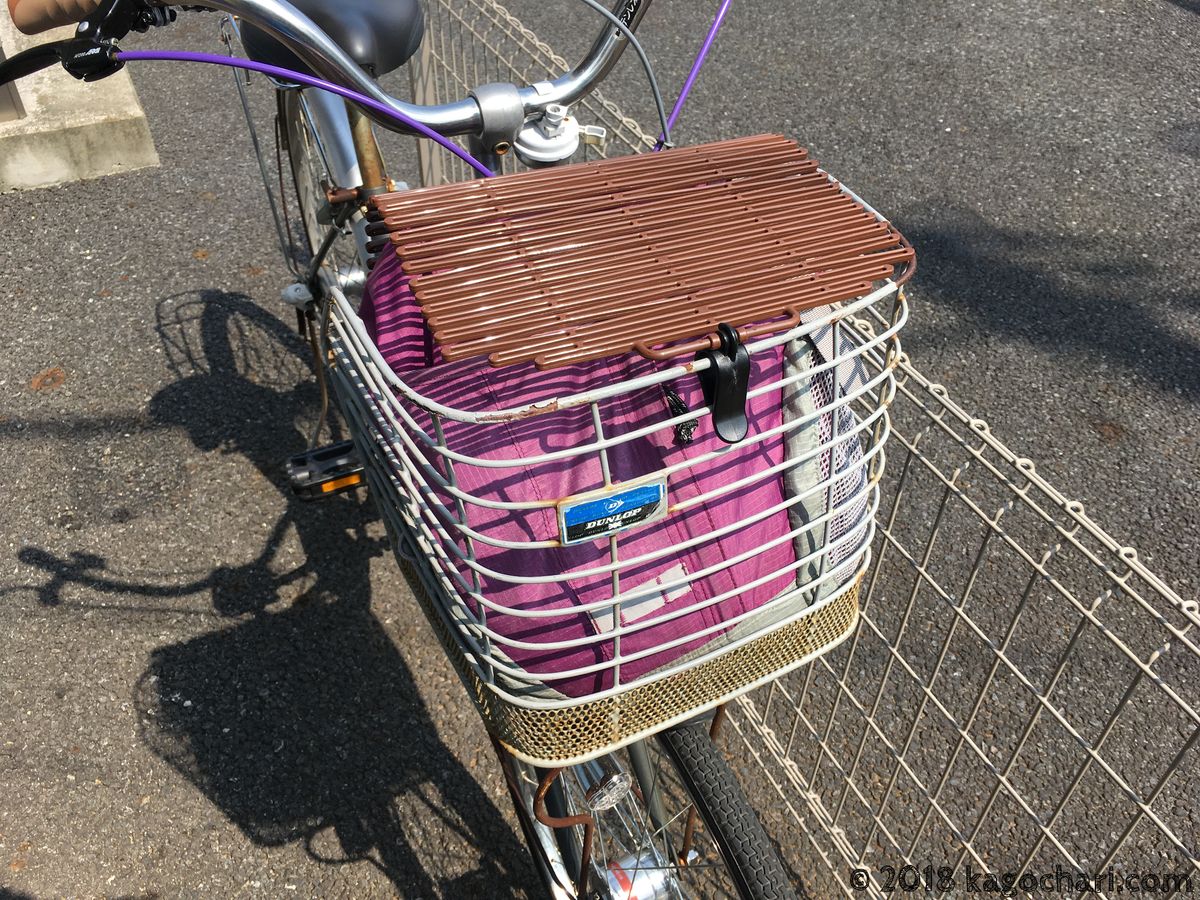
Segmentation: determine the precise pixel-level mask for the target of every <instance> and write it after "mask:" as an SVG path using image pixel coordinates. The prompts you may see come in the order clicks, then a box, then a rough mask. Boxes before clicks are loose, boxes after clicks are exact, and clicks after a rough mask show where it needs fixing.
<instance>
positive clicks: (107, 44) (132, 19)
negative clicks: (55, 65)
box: [58, 0, 176, 81]
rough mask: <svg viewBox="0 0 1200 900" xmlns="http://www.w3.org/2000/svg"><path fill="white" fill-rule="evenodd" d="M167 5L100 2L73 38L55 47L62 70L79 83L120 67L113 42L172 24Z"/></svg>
mask: <svg viewBox="0 0 1200 900" xmlns="http://www.w3.org/2000/svg"><path fill="white" fill-rule="evenodd" d="M175 17H176V11H175V10H174V9H172V8H171V7H169V6H151V5H149V4H146V3H143V2H141V0H104V2H103V3H101V4H100V6H99V8H98V9H97V10H96V11H95V13H93V14H92V15H91V16H89V17H88V18H87V19H86V20H84V21H82V22H80V23H79V26H78V27H77V28H76V29H75V37H74V38H72V39H71V40H69V41H64V42H63V43H62V44H61V45H60V46H59V48H58V56H59V59H60V60H61V61H62V65H63V68H64V69H66V70H67V71H68V72H70V73H71V75H73V76H74V77H76V78H78V79H80V80H81V81H99V80H100V79H101V78H107V77H108V76H109V75H112V74H114V73H115V72H118V71H120V70H121V69H122V68H124V65H125V64H124V63H123V62H121V61H120V60H119V59H117V50H118V47H117V41H119V40H121V38H123V37H125V35H127V34H129V32H131V31H137V32H145V31H148V30H149V29H150V28H152V27H154V26H156V25H169V24H170V23H171V22H174V21H175Z"/></svg>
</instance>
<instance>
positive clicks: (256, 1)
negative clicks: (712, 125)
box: [0, 0, 652, 136]
mask: <svg viewBox="0 0 1200 900" xmlns="http://www.w3.org/2000/svg"><path fill="white" fill-rule="evenodd" d="M151 2H153V0H151ZM651 2H652V0H616V3H615V5H614V7H613V9H612V14H613V16H614V17H615V18H616V19H619V20H620V21H621V22H622V23H623V24H624V25H625V26H626V27H627V28H628V29H629V30H630V31H633V30H635V29H636V28H637V26H638V24H639V23H640V22H641V20H642V17H643V16H644V15H645V13H646V10H647V9H649V7H650V4H651ZM198 3H199V5H202V6H203V7H206V8H211V9H216V10H220V11H222V12H225V13H228V14H229V15H231V16H234V17H236V18H239V19H244V20H246V21H247V22H250V23H251V24H253V25H256V26H258V27H259V28H261V29H263V30H264V31H266V32H268V33H269V34H271V35H272V36H273V37H275V38H277V39H278V40H280V41H282V42H283V43H284V44H285V45H287V46H288V47H289V48H290V49H291V50H292V51H293V52H294V53H296V54H297V55H298V56H299V57H300V58H301V59H302V60H304V61H305V62H306V63H307V64H308V65H309V66H310V67H311V68H312V69H313V71H314V72H316V73H317V74H318V75H320V76H321V77H323V78H324V79H325V80H327V81H331V82H334V83H336V84H340V85H344V86H345V87H348V88H351V89H352V90H354V91H356V92H358V93H359V94H363V95H365V96H366V97H369V98H370V99H371V100H373V101H375V103H377V104H379V105H381V106H383V107H384V108H386V109H388V110H391V111H393V112H395V113H398V114H399V115H400V118H402V119H404V118H407V119H411V120H414V121H416V122H418V123H420V124H421V125H423V126H425V127H427V128H429V129H431V130H432V131H435V132H437V133H438V134H442V135H446V136H453V135H469V134H479V133H480V132H481V131H482V130H484V129H485V128H486V127H488V123H486V122H485V121H484V118H485V114H484V112H483V110H482V109H481V106H480V103H479V102H477V101H476V100H475V99H474V97H467V98H463V99H462V100H456V101H454V102H452V103H445V104H441V105H436V106H422V105H419V104H413V103H407V102H405V101H403V100H399V99H397V98H395V97H393V96H391V95H390V94H388V93H387V92H386V91H384V90H383V89H382V88H381V87H380V86H379V83H378V82H376V81H375V79H373V78H371V77H370V76H369V75H367V73H366V72H365V71H363V69H361V68H360V67H359V66H358V64H357V63H355V61H354V60H353V59H352V58H351V56H350V55H349V54H348V53H346V51H345V50H343V49H342V48H341V46H339V45H338V43H337V42H336V41H334V40H333V38H331V37H330V36H329V35H328V34H327V33H326V32H325V31H324V30H323V29H321V27H320V26H318V25H317V24H316V23H315V22H314V21H313V20H312V19H310V18H309V17H308V16H306V15H305V14H304V13H303V12H301V11H300V10H299V9H297V8H296V7H295V6H293V5H292V4H291V3H290V2H289V0H198ZM118 4H119V6H118ZM122 7H123V8H122ZM134 7H135V4H134V0H115V2H114V0H109V2H105V3H102V4H101V5H100V13H101V14H103V13H105V12H108V13H112V12H114V11H116V10H117V9H120V11H121V12H122V13H127V12H128V11H129V10H130V9H131V8H134ZM136 8H137V9H141V5H140V4H137V5H136ZM147 8H150V7H147ZM190 8H195V7H190ZM100 17H101V16H100V15H93V16H92V18H93V19H96V18H100ZM85 30H86V32H87V36H88V37H90V38H91V39H93V40H99V41H101V42H103V43H104V45H105V46H106V47H108V49H109V50H115V46H114V45H113V41H115V40H119V39H120V38H122V37H124V36H125V34H126V33H127V32H128V30H129V29H128V28H127V27H125V28H122V29H120V30H119V31H118V32H116V33H111V34H103V33H97V29H96V24H95V22H93V23H92V24H91V25H90V26H89V24H88V23H84V24H82V25H81V26H80V30H79V37H80V38H82V37H84V36H85ZM138 30H143V29H140V28H139V29H138ZM628 43H629V41H628V40H627V39H626V37H625V35H624V34H623V33H622V31H621V30H620V29H619V28H618V27H617V26H616V25H615V24H614V23H613V22H612V21H606V22H605V24H604V26H603V27H602V29H601V31H600V35H599V36H598V37H597V38H596V40H595V42H594V43H593V44H592V46H591V49H590V50H589V51H588V53H587V55H586V56H585V57H584V59H583V60H582V61H581V62H580V63H579V65H577V66H576V67H575V68H574V69H572V70H571V71H569V72H567V73H566V74H565V75H562V76H560V77H559V78H557V79H555V80H553V81H543V82H538V83H537V84H534V85H528V86H525V87H520V88H515V95H514V94H513V93H512V89H510V91H509V94H508V96H509V97H510V98H512V101H511V103H510V104H509V105H510V106H511V107H513V108H511V109H506V110H505V114H506V115H509V116H512V115H514V114H516V113H517V112H518V110H517V109H516V108H515V107H516V105H517V103H519V104H520V110H519V112H520V113H521V115H522V116H523V117H524V118H529V117H531V116H536V115H539V114H541V113H542V112H544V111H545V110H546V108H547V107H549V106H550V105H552V104H561V105H564V106H569V105H570V104H572V103H574V102H575V101H577V100H579V99H580V98H582V97H584V96H586V95H587V94H588V93H590V92H591V90H592V89H593V88H594V87H595V86H596V85H597V84H598V83H599V82H600V81H601V80H603V78H604V77H605V76H606V75H607V74H608V73H609V72H610V71H611V70H612V68H613V66H615V65H616V64H617V61H618V60H619V59H620V56H621V53H622V52H623V51H624V49H625V47H626V45H627V44H628ZM51 46H52V45H46V47H45V50H43V51H41V52H39V53H37V54H30V58H29V59H23V60H22V63H23V65H21V66H11V65H3V64H0V69H2V70H3V75H4V76H5V77H4V78H3V80H4V81H8V80H12V79H14V78H17V77H21V76H23V75H26V74H29V71H26V70H27V69H28V67H29V66H30V65H35V66H37V68H42V67H43V66H44V65H47V64H49V63H50V62H52V61H53V57H52V56H51V53H58V56H60V57H61V56H62V53H61V52H59V48H58V46H57V45H54V49H53V50H52V49H51ZM34 57H36V59H35V58H34ZM14 61H15V60H10V61H9V62H10V63H11V62H14ZM116 68H119V66H115V67H113V68H112V69H111V70H108V71H104V72H103V73H100V74H98V75H97V76H96V77H103V74H109V71H115V69H116ZM34 71H36V69H35V70H34ZM73 74H77V75H78V74H79V73H78V72H74V71H73ZM81 77H82V76H81ZM373 117H374V118H376V120H377V121H379V122H380V124H381V125H383V126H384V127H386V128H390V129H392V130H395V131H401V132H407V133H415V131H414V129H413V128H412V127H411V126H408V127H406V126H404V125H403V124H398V123H397V122H396V121H395V120H391V119H387V120H385V119H383V118H381V117H379V116H378V115H377V114H376V115H375V116H373Z"/></svg>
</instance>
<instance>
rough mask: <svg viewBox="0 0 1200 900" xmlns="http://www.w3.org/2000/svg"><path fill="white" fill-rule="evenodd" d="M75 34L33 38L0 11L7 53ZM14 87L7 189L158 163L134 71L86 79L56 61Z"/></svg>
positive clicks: (1, 120)
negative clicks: (132, 78) (92, 80)
mask: <svg viewBox="0 0 1200 900" xmlns="http://www.w3.org/2000/svg"><path fill="white" fill-rule="evenodd" d="M73 32H74V28H72V27H67V28H59V29H55V30H54V31H48V32H45V33H44V34H39V35H36V36H34V37H28V36H26V35H23V34H21V33H20V32H19V31H17V30H16V28H14V27H13V24H12V22H11V21H10V20H9V18H8V15H7V14H6V13H5V12H4V11H3V10H0V53H3V55H4V56H5V57H12V56H14V55H16V54H17V53H19V52H21V51H22V50H24V49H25V48H27V47H30V46H33V45H35V44H40V43H44V42H45V41H53V40H59V39H61V38H66V37H70V36H71V35H72V33H73ZM13 87H15V90H12V89H10V90H8V91H5V90H4V89H3V88H0V191H6V190H13V189H15V188H35V187H45V186H47V185H52V184H61V183H62V182H64V181H79V180H81V179H84V178H99V177H100V176H101V175H112V174H114V173H116V172H128V171H131V170H133V169H141V168H144V167H146V166H156V165H158V154H157V153H156V152H155V150H154V141H153V140H152V139H151V137H150V128H149V127H148V126H147V124H146V114H145V113H144V112H143V111H142V105H141V103H139V102H138V98H137V93H136V92H135V91H134V89H133V82H131V81H130V80H129V75H128V74H127V73H125V72H118V73H117V74H116V75H113V76H110V77H109V78H105V79H104V80H102V81H98V82H95V83H93V84H85V83H84V82H82V81H77V80H76V79H74V78H72V77H71V76H70V75H68V74H67V73H66V72H65V71H63V69H62V67H61V66H57V65H55V66H51V67H50V68H48V69H44V70H42V71H41V72H38V73H37V74H36V75H31V76H30V77H29V78H23V79H22V80H21V81H19V82H17V84H16V85H14V86H13Z"/></svg>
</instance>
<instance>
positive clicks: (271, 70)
mask: <svg viewBox="0 0 1200 900" xmlns="http://www.w3.org/2000/svg"><path fill="white" fill-rule="evenodd" d="M726 2H729V0H726ZM117 59H119V60H120V61H122V62H127V61H129V60H131V59H158V60H169V61H173V62H199V63H212V64H213V65H217V66H230V67H232V68H234V69H248V70H249V71H251V72H261V73H263V74H264V75H271V76H273V77H275V78H278V79H280V80H282V81H293V82H296V83H297V84H303V85H307V86H308V87H315V88H320V89H321V90H323V91H329V92H330V93H332V94H337V95H338V96H340V97H345V98H346V99H347V100H349V101H351V102H352V103H357V104H358V105H359V106H365V107H367V108H368V109H371V110H374V111H375V112H377V113H379V114H380V115H381V116H384V117H386V118H389V119H393V120H395V121H397V122H399V123H401V124H402V125H405V126H407V127H409V128H411V129H413V130H414V131H416V132H418V133H420V134H422V135H424V136H425V137H427V138H429V139H430V140H431V141H434V142H435V143H437V144H439V145H441V146H442V147H445V148H446V149H447V150H449V151H450V152H451V153H453V154H454V155H455V156H457V157H458V158H459V159H461V160H462V161H463V162H465V163H466V164H467V165H469V166H470V167H471V168H473V169H474V170H475V171H476V172H478V173H479V174H481V175H484V176H486V177H488V178H491V177H492V176H493V175H495V174H496V173H495V172H493V171H492V170H491V169H489V168H488V167H487V166H485V165H484V164H483V163H481V162H480V161H479V160H477V159H476V158H475V157H473V156H472V155H471V154H470V153H468V152H467V151H466V150H464V149H463V148H462V147H460V146H458V145H457V144H456V143H454V142H453V141H451V140H450V139H449V138H446V137H443V136H442V135H440V134H438V133H437V132H436V131H434V130H433V129H432V128H429V127H428V126H426V125H422V124H421V123H420V122H418V121H417V120H416V119H414V118H412V117H411V116H406V115H405V114H404V113H402V112H398V111H396V110H394V109H392V108H390V107H388V106H385V105H384V104H382V103H380V102H379V101H377V100H372V99H371V98H370V97H368V96H366V95H365V94H360V93H359V92H358V91H354V90H351V89H350V88H346V87H342V86H341V85H340V84H334V83H333V82H332V81H326V80H325V79H323V78H317V77H315V76H313V75H305V74H304V73H303V72H293V71H292V70H291V69H284V68H281V67H279V66H271V65H267V64H266V63H260V62H255V61H254V60H252V59H239V58H238V57H235V56H221V55H220V54H217V53H191V52H189V51H186V50H122V51H121V52H119V53H118V54H117Z"/></svg>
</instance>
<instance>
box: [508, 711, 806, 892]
mask: <svg viewBox="0 0 1200 900" xmlns="http://www.w3.org/2000/svg"><path fill="white" fill-rule="evenodd" d="M654 743H655V745H657V746H658V747H661V750H662V753H661V760H662V761H661V762H660V763H659V764H658V765H656V766H652V773H651V774H650V775H649V777H642V776H640V775H639V776H638V777H637V781H638V783H639V787H640V791H637V792H633V793H632V794H631V795H630V799H629V801H628V802H630V803H634V802H636V803H637V804H638V805H639V806H640V807H641V809H642V811H643V813H644V815H643V816H642V817H641V821H642V822H643V823H644V834H640V835H637V836H635V837H634V838H633V843H634V844H635V845H641V844H644V845H645V846H653V847H656V848H658V853H659V856H660V858H661V857H667V856H668V854H671V855H674V852H675V850H676V849H678V848H681V847H682V842H681V841H680V835H681V833H682V832H683V831H684V827H685V823H686V819H687V809H688V808H689V807H691V806H694V808H695V810H696V812H697V814H698V816H699V819H700V820H701V822H702V823H703V824H702V825H701V826H700V827H699V829H698V830H697V833H696V835H695V838H694V844H693V848H694V851H695V852H696V856H697V859H696V860H695V861H693V862H692V863H691V864H690V865H687V866H680V865H678V862H677V857H676V858H675V859H671V860H670V863H669V865H668V866H667V868H669V869H670V877H672V878H673V879H674V881H673V882H671V884H670V885H668V886H664V887H662V888H661V889H660V891H659V892H657V893H655V892H652V891H650V890H647V889H642V890H639V888H638V884H637V880H636V878H637V876H636V874H635V875H634V876H633V878H634V880H633V885H632V887H628V888H626V889H625V890H616V889H614V890H607V891H606V887H607V886H608V884H609V882H608V881H606V872H607V871H611V863H612V862H613V861H614V860H613V859H612V858H611V857H612V856H613V855H614V854H612V853H611V852H610V853H608V854H605V852H604V850H603V846H602V844H603V841H604V840H605V837H604V835H603V834H602V831H603V829H602V827H601V826H600V824H599V822H598V824H597V830H596V837H595V838H594V848H593V867H592V873H591V877H590V883H589V889H590V892H591V893H589V894H587V895H584V894H581V893H580V892H579V891H578V885H577V883H576V882H577V879H576V878H575V877H574V872H575V871H577V870H578V869H577V866H578V862H577V860H579V859H580V858H581V855H582V829H581V828H579V827H573V828H557V829H554V830H553V832H552V834H551V832H550V830H549V829H547V828H546V827H545V826H544V825H541V824H540V823H538V822H536V821H535V818H534V815H533V810H532V801H531V796H532V785H533V784H534V783H535V781H536V780H537V779H538V777H539V776H540V774H541V773H540V771H539V770H536V769H534V768H533V767H530V766H526V765H525V764H523V763H520V762H518V761H517V760H515V759H514V758H513V757H511V756H509V755H508V754H506V753H504V751H502V750H501V751H500V752H501V753H502V754H503V755H502V763H503V765H504V767H505V775H506V778H508V779H509V787H510V790H511V793H512V798H513V802H514V805H515V806H516V811H517V816H518V820H519V822H520V825H521V830H522V832H523V833H524V836H525V839H526V842H527V844H528V845H529V849H530V852H531V854H532V855H533V857H534V861H535V864H536V868H537V871H538V874H539V876H540V878H541V880H542V886H543V888H544V889H545V890H546V893H547V895H548V896H550V897H553V898H564V897H569V898H580V897H584V896H586V897H588V900H592V898H602V900H610V898H615V897H626V896H629V897H642V896H653V897H659V896H669V897H684V898H696V897H705V898H707V897H714V898H716V897H737V898H741V900H794V898H795V897H796V892H795V890H794V889H793V888H792V886H791V883H790V881H789V880H788V877H787V874H786V872H785V871H784V868H783V864H782V863H781V862H780V860H779V857H778V855H777V854H776V852H775V849H774V847H773V846H772V844H771V841H770V839H769V838H768V837H767V834H766V832H765V831H764V830H763V828H762V825H761V824H760V823H759V821H758V818H757V816H756V815H755V814H754V812H753V810H752V809H751V807H750V805H749V803H748V801H747V800H746V797H745V794H744V793H743V792H742V790H741V787H740V786H739V785H738V783H737V780H736V779H735V777H734V775H733V772H732V770H731V769H730V768H729V765H728V763H726V762H725V760H724V758H723V757H722V755H721V753H720V750H719V749H718V748H717V747H716V745H714V744H713V742H712V740H711V739H710V738H709V735H708V723H707V722H705V721H699V720H697V721H692V722H688V723H685V724H684V725H681V726H678V727H676V728H673V729H670V730H668V731H666V732H663V733H661V734H659V735H658V736H657V741H655V742H654ZM650 746H651V745H650V743H649V742H642V743H639V744H638V745H634V746H633V747H631V748H627V749H626V750H623V751H620V753H619V754H618V755H617V756H619V757H620V758H621V761H622V766H623V767H624V768H627V769H628V770H629V771H633V772H634V774H635V775H637V773H636V771H635V770H636V768H637V766H636V765H635V764H634V762H633V757H634V756H635V755H637V754H639V753H642V752H645V753H646V758H647V759H648V758H649V757H650V753H649V752H648V751H649V749H650ZM666 765H669V766H670V771H666V770H665V768H664V767H665V766H666ZM576 768H577V767H576ZM569 773H570V770H567V771H566V772H564V773H563V774H562V775H560V776H559V779H558V780H556V781H555V783H554V784H553V785H552V787H551V790H550V793H549V794H548V795H547V807H548V809H549V811H550V813H551V815H562V814H564V813H570V812H578V811H579V810H580V803H579V800H578V792H575V793H574V795H573V794H572V791H571V790H570V789H564V788H563V785H564V784H569V782H570V777H571V776H570V774H569ZM647 782H649V783H647ZM680 788H682V791H680ZM654 797H661V798H663V799H665V800H666V801H667V802H666V803H665V807H666V809H665V811H664V812H663V813H662V819H661V821H663V822H665V823H666V824H665V826H663V827H662V828H659V827H658V826H657V824H655V825H651V824H650V822H651V820H654V813H653V812H652V809H651V807H652V804H653V802H654V801H653V800H652V799H651V798H654ZM555 807H558V808H557V809H556V808H555ZM627 818H630V819H632V818H634V817H632V816H628V817H627ZM660 831H661V832H662V835H661V838H662V842H663V844H664V845H665V847H659V845H658V843H657V840H656V838H655V837H653V834H658V833H659V832H660ZM714 851H715V852H714ZM668 858H669V857H668ZM618 868H620V867H619V866H618ZM654 868H661V867H654ZM564 871H568V872H571V874H572V877H570V878H568V879H565V881H566V883H564V878H563V875H562V873H563V872H564ZM643 891H644V892H643Z"/></svg>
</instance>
